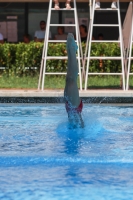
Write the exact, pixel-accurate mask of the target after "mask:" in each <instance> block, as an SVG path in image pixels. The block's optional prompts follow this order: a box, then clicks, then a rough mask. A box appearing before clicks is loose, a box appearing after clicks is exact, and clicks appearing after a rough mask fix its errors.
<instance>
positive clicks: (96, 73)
mask: <svg viewBox="0 0 133 200" xmlns="http://www.w3.org/2000/svg"><path fill="white" fill-rule="evenodd" d="M88 74H90V75H122V73H100V72H99V73H98V72H95V73H92V72H91V73H90V72H89V73H88Z"/></svg>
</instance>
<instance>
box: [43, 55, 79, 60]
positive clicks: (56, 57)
mask: <svg viewBox="0 0 133 200" xmlns="http://www.w3.org/2000/svg"><path fill="white" fill-rule="evenodd" d="M76 58H77V59H78V57H76ZM42 59H45V57H43V58H42ZM67 59H68V57H67V56H47V57H46V60H67ZM80 59H82V58H80Z"/></svg>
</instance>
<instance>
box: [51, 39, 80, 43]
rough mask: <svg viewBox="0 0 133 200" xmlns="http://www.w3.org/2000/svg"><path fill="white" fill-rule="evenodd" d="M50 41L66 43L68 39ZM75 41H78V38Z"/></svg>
mask: <svg viewBox="0 0 133 200" xmlns="http://www.w3.org/2000/svg"><path fill="white" fill-rule="evenodd" d="M48 42H53V43H57V42H60V43H61V42H62V43H65V42H67V40H48ZM75 42H77V40H75Z"/></svg>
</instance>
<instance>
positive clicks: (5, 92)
mask: <svg viewBox="0 0 133 200" xmlns="http://www.w3.org/2000/svg"><path fill="white" fill-rule="evenodd" d="M79 94H80V97H125V98H126V97H127V98H129V97H133V90H127V91H124V90H122V89H121V90H120V89H118V90H116V89H114V90H111V89H102V90H100V89H97V90H87V91H85V90H82V91H79ZM0 97H56V98H57V97H63V90H59V89H58V90H43V91H42V90H37V89H36V90H32V89H0Z"/></svg>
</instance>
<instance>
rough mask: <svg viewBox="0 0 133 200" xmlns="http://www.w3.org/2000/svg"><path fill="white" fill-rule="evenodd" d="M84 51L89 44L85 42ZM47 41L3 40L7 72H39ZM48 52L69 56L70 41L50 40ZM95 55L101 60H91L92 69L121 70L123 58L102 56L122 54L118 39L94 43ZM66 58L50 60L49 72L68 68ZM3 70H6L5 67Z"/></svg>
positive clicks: (1, 62) (1, 63)
mask: <svg viewBox="0 0 133 200" xmlns="http://www.w3.org/2000/svg"><path fill="white" fill-rule="evenodd" d="M82 47H83V52H84V51H85V44H84V43H83V44H82ZM42 50H43V43H35V42H31V43H29V44H24V43H19V44H8V43H5V44H0V67H5V70H3V74H4V75H5V74H6V75H8V76H13V75H16V76H19V77H20V76H33V75H36V74H38V73H39V71H40V65H41V58H42ZM48 56H55V57H56V56H67V51H66V44H64V43H49V46H48ZM91 56H101V60H91V61H90V69H89V70H90V72H120V71H121V62H120V60H102V56H120V48H119V45H118V43H116V44H115V43H102V42H101V43H93V44H92V47H91ZM66 68H67V59H66V60H52V59H49V60H47V62H46V71H47V72H66ZM1 71H2V70H1Z"/></svg>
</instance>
